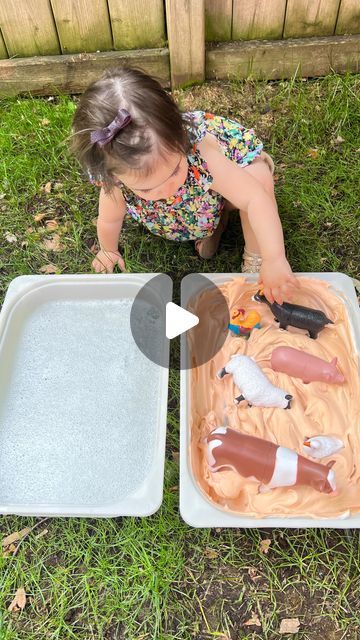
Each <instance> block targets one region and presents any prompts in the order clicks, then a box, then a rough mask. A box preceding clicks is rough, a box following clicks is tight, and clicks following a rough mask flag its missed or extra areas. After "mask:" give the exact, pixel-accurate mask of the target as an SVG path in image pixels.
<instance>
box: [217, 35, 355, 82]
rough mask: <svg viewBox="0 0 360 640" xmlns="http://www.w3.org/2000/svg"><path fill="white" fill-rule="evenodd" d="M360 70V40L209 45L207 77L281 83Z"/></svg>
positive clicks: (331, 38)
mask: <svg viewBox="0 0 360 640" xmlns="http://www.w3.org/2000/svg"><path fill="white" fill-rule="evenodd" d="M332 70H334V71H336V72H338V73H346V72H348V71H354V72H358V71H359V70H360V36H359V35H351V36H330V37H327V38H305V39H302V38H299V39H294V40H274V41H260V40H257V41H252V42H232V43H223V44H218V45H208V48H207V53H206V77H207V79H209V80H214V79H222V78H226V79H229V78H232V79H239V78H248V77H250V76H251V77H252V78H255V79H274V80H276V79H282V78H289V77H293V76H294V75H295V74H297V75H298V76H299V75H300V76H301V77H314V76H325V75H327V74H328V73H330V72H331V71H332Z"/></svg>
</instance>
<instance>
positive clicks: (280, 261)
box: [259, 256, 300, 304]
mask: <svg viewBox="0 0 360 640" xmlns="http://www.w3.org/2000/svg"><path fill="white" fill-rule="evenodd" d="M259 284H261V285H262V288H263V290H264V295H265V297H266V298H267V299H268V300H269V302H274V301H275V302H278V303H279V304H282V303H283V302H284V300H286V299H289V298H290V297H291V288H292V287H293V286H295V287H300V284H299V281H298V280H297V278H296V277H295V276H294V274H293V272H292V271H291V267H290V265H289V263H288V261H287V260H286V258H285V256H280V257H279V258H275V259H265V260H263V261H262V265H261V269H260V277H259Z"/></svg>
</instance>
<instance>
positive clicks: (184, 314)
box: [166, 302, 199, 340]
mask: <svg viewBox="0 0 360 640" xmlns="http://www.w3.org/2000/svg"><path fill="white" fill-rule="evenodd" d="M197 324H199V318H198V316H196V315H195V314H194V313H190V311H186V309H183V308H182V307H179V305H177V304H175V303H174V302H168V303H167V305H166V337H167V338H169V340H171V339H172V338H176V336H179V335H181V334H182V333H185V331H188V330H189V329H192V328H193V327H195V326H196V325H197Z"/></svg>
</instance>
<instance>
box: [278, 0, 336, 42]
mask: <svg viewBox="0 0 360 640" xmlns="http://www.w3.org/2000/svg"><path fill="white" fill-rule="evenodd" d="M339 3H340V0H301V2H299V0H288V3H287V7H286V16H285V27H284V38H306V37H311V36H328V35H329V36H330V35H332V34H333V33H334V31H335V24H336V18H337V14H338V10H339Z"/></svg>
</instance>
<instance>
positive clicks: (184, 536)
mask: <svg viewBox="0 0 360 640" xmlns="http://www.w3.org/2000/svg"><path fill="white" fill-rule="evenodd" d="M359 95H360V77H359V76H342V77H340V76H335V75H334V76H331V77H327V78H325V79H322V80H318V81H307V82H304V81H301V80H299V81H288V82H280V83H252V82H247V83H241V84H240V83H239V84H237V83H212V84H208V85H204V86H201V87H192V88H190V89H187V90H185V91H181V92H177V93H176V98H177V99H178V101H179V103H180V105H181V106H182V107H183V108H188V109H195V108H198V109H202V108H203V109H207V110H209V111H214V112H216V113H219V114H223V115H231V116H233V117H236V118H238V119H240V120H241V121H242V122H243V123H244V124H245V125H247V126H252V127H254V128H255V129H256V131H257V132H258V134H259V136H260V137H261V138H262V140H263V141H264V143H265V148H266V150H268V151H269V153H271V154H272V155H273V157H274V160H275V163H276V167H277V170H276V175H277V178H278V180H277V183H276V194H277V199H278V203H279V210H280V214H281V217H282V221H283V226H284V231H285V237H286V247H287V253H288V257H289V260H290V263H291V265H292V267H293V269H294V270H295V271H334V270H339V271H343V272H345V273H348V274H349V275H350V276H353V277H356V276H358V275H359V274H358V266H359V238H360V234H359V225H360V218H359V196H358V188H359V187H358V185H359V175H360V119H359V98H358V96H359ZM74 108H75V102H74V100H72V99H71V98H68V97H61V96H56V97H55V98H54V99H53V100H50V101H49V100H47V99H40V98H39V99H32V98H19V99H9V100H3V101H2V102H1V103H0V109H1V123H2V126H1V130H0V154H1V155H0V296H1V299H3V296H4V294H5V291H6V288H7V286H8V284H9V282H10V281H11V280H12V279H13V278H14V277H16V276H18V275H21V274H30V273H40V269H41V268H42V267H44V266H46V265H47V264H49V263H50V262H51V263H53V264H54V265H55V266H56V269H57V272H58V273H74V272H75V273H76V272H81V273H85V272H88V271H90V265H91V260H92V258H93V254H92V253H91V251H90V248H91V246H92V245H93V243H94V241H95V227H94V224H93V219H94V218H95V216H96V209H97V192H96V189H95V188H93V187H91V186H90V185H88V184H87V183H86V181H84V180H83V178H82V176H81V175H80V172H79V170H78V167H77V166H76V164H75V162H74V161H73V160H72V159H71V158H70V156H69V153H68V147H67V141H66V137H67V135H68V132H69V125H70V121H71V117H72V114H73V112H74ZM311 149H316V151H310V150H311ZM50 181H51V183H52V188H51V191H50V193H46V192H44V191H42V190H41V187H43V186H44V185H45V184H46V183H48V182H50ZM39 213H44V214H45V216H44V218H43V219H42V220H41V221H40V222H35V221H34V217H33V216H34V215H36V214H39ZM49 220H56V222H57V225H58V226H57V228H56V230H55V231H54V230H49V229H48V228H47V227H46V221H49ZM30 227H31V229H32V230H30ZM55 232H56V233H58V234H59V235H60V238H61V243H62V245H63V249H62V251H60V252H51V251H47V250H46V249H45V248H44V244H43V243H44V240H45V239H46V238H49V237H51V236H52V234H53V233H55ZM6 233H7V234H12V235H14V236H16V242H13V243H10V242H8V241H7V240H6V237H5V234H6ZM121 243H122V251H123V253H124V255H125V259H126V263H127V268H128V269H129V270H130V271H133V272H138V271H157V272H167V273H170V274H171V275H172V276H173V278H174V279H175V280H176V282H177V283H179V282H180V280H181V278H182V277H183V276H184V275H185V274H186V273H189V272H192V271H194V272H196V271H209V272H211V271H214V272H216V271H218V272H221V271H233V272H236V271H239V269H240V261H241V253H242V246H243V240H242V237H241V230H240V226H239V222H238V219H237V218H236V217H235V216H234V218H233V219H232V221H231V223H230V226H229V228H228V230H227V231H226V233H225V235H224V238H223V241H222V244H221V249H220V251H219V253H218V255H217V256H216V257H215V258H214V259H213V260H211V261H209V262H206V263H204V262H202V261H201V260H200V259H199V258H198V257H197V256H196V255H195V252H194V249H193V246H192V245H191V244H189V245H187V244H184V245H183V246H178V245H176V244H175V243H171V242H167V241H164V240H162V239H158V238H155V237H152V236H149V235H148V234H147V233H146V232H145V231H143V230H141V229H140V228H138V227H136V226H135V224H133V223H132V222H131V221H127V222H126V224H125V228H124V234H123V236H122V240H121ZM172 359H173V362H177V359H178V353H177V351H176V349H175V348H174V349H173V352H172ZM178 423H179V380H178V375H177V374H176V373H174V372H173V371H172V372H171V373H170V389H169V414H168V436H167V453H166V465H165V492H164V502H163V505H162V507H161V509H160V511H159V512H158V513H157V514H155V515H154V516H152V517H150V518H147V519H135V518H124V519H122V518H117V519H114V520H101V519H93V520H81V519H78V518H71V519H63V518H53V519H48V520H47V521H46V522H45V523H43V524H42V525H41V526H39V527H38V528H37V529H35V530H34V531H33V532H31V533H30V535H29V536H28V537H27V538H25V539H24V541H23V542H22V544H21V545H20V548H19V551H18V553H17V555H16V556H15V557H13V556H8V557H2V558H0V572H1V574H0V575H1V593H0V611H1V612H0V640H15V639H16V640H20V639H23V638H24V639H25V638H26V640H43V639H51V640H53V639H54V640H55V639H61V640H70V639H81V640H92V639H96V640H98V639H99V640H119V639H121V638H124V639H125V638H126V639H127V640H148V639H154V640H170V639H171V640H172V639H179V640H180V639H181V640H187V639H189V640H190V639H193V638H196V639H199V640H212V639H218V640H226V638H228V639H230V638H231V640H238V639H248V640H250V639H252V640H253V639H266V640H267V639H269V640H272V639H276V638H280V637H289V636H281V635H280V634H279V627H280V622H281V620H282V619H283V618H293V617H295V618H296V617H298V618H299V620H300V622H301V626H300V631H299V633H298V634H296V635H293V636H292V637H294V638H301V639H304V640H305V639H309V640H316V639H322V640H340V639H341V638H344V639H346V640H353V639H355V638H358V637H359V636H358V633H359V632H358V629H359V627H360V613H359V611H360V606H359V605H360V578H359V575H360V573H359V569H360V566H359V565H360V546H359V534H358V532H357V531H355V530H350V531H337V530H300V531H298V530H290V529H289V530H278V529H274V530H270V529H269V530H226V529H222V530H208V529H204V530H195V529H191V528H190V527H188V526H187V525H186V524H185V523H184V522H183V521H182V520H181V519H180V517H179V513H178V490H177V485H178V462H177V456H176V453H177V452H178ZM36 522H37V520H36V519H35V518H21V517H15V516H4V517H2V518H1V521H0V527H1V533H2V534H3V536H5V535H7V534H9V533H11V532H13V531H16V530H20V529H22V528H23V527H25V526H32V525H34V524H36ZM45 527H46V528H47V529H48V533H47V534H46V535H45V536H43V537H40V538H37V537H36V535H37V534H38V533H39V532H40V531H41V530H43V529H44V528H45ZM264 538H269V539H270V540H271V545H270V549H269V552H268V554H266V555H265V554H263V553H261V552H260V546H259V545H260V540H261V539H264ZM20 586H23V587H24V588H25V590H26V592H27V594H28V602H27V605H26V608H25V609H24V611H23V612H21V613H17V614H14V613H9V612H8V611H7V607H8V605H9V604H10V602H11V600H12V598H13V596H14V594H15V591H16V589H17V588H18V587H20ZM254 614H257V615H258V617H259V619H260V622H261V627H256V626H246V625H245V624H244V623H245V622H246V621H247V620H249V618H250V617H251V616H252V615H254Z"/></svg>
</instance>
